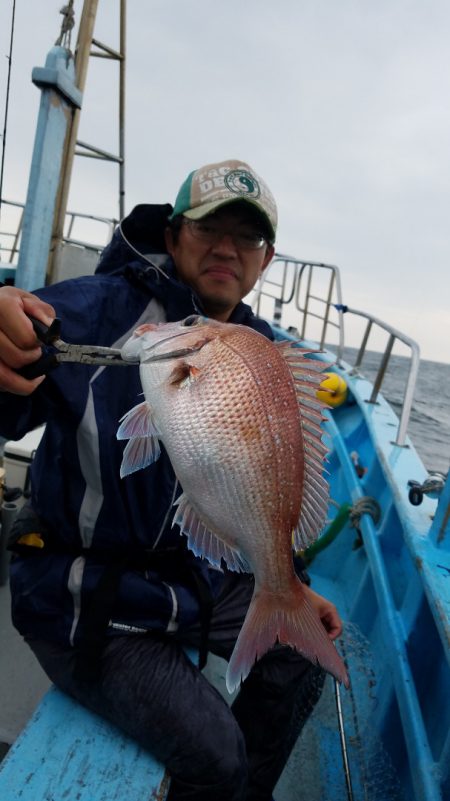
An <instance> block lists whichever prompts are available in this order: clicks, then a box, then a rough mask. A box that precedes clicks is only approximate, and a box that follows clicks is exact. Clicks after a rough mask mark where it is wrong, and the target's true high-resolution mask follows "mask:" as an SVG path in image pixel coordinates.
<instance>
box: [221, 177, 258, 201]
mask: <svg viewBox="0 0 450 801" xmlns="http://www.w3.org/2000/svg"><path fill="white" fill-rule="evenodd" d="M224 181H225V186H226V187H227V188H228V189H229V190H230V192H234V193H235V194H236V195H246V196H247V197H254V198H257V197H259V196H260V194H261V190H260V188H259V184H258V181H256V180H255V178H254V177H253V175H252V174H251V173H249V172H247V170H231V172H228V173H227V174H226V175H225V178H224Z"/></svg>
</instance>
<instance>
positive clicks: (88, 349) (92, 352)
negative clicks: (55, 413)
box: [17, 315, 196, 379]
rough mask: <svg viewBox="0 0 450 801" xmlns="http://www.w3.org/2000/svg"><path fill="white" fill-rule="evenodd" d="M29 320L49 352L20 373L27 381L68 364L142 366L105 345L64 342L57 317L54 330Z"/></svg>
mask: <svg viewBox="0 0 450 801" xmlns="http://www.w3.org/2000/svg"><path fill="white" fill-rule="evenodd" d="M28 317H29V319H30V320H31V323H32V325H33V329H34V332H35V334H36V336H37V338H38V339H39V341H40V342H41V343H42V345H43V346H45V350H43V352H42V356H41V357H40V358H39V359H37V360H36V361H35V362H32V363H31V364H27V365H25V367H21V368H20V369H19V370H17V372H18V373H19V374H20V375H21V376H22V377H23V378H27V379H32V378H38V376H41V375H45V374H46V373H48V372H49V370H52V369H53V368H54V367H57V366H58V365H59V364H62V363H64V362H72V363H73V364H88V365H100V366H102V365H103V366H106V365H115V366H119V367H130V366H131V365H133V364H134V365H135V364H139V361H131V360H128V359H127V360H125V359H124V358H123V357H122V353H121V350H120V348H108V347H102V346H101V345H72V344H70V343H69V342H64V340H63V339H61V320H60V319H59V317H55V319H54V320H53V322H52V324H51V325H50V326H47V325H45V323H42V322H41V321H40V320H38V319H37V318H36V317H32V316H31V315H28ZM193 350H196V348H180V349H179V350H173V351H170V353H161V354H154V355H152V356H151V357H147V359H146V362H147V363H148V362H156V361H162V360H164V359H173V358H176V357H181V356H185V355H187V354H188V353H192V351H193Z"/></svg>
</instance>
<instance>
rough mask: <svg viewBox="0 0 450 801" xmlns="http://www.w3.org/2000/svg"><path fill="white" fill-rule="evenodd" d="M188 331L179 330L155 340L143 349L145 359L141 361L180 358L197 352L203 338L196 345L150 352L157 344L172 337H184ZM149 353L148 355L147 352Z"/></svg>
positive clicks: (203, 341)
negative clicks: (176, 332) (157, 340)
mask: <svg viewBox="0 0 450 801" xmlns="http://www.w3.org/2000/svg"><path fill="white" fill-rule="evenodd" d="M188 333H189V330H188V331H181V332H180V333H179V334H172V336H170V337H166V338H165V339H163V340H159V342H155V343H154V344H153V345H150V346H149V347H148V348H146V349H145V354H146V356H145V359H143V360H142V362H143V363H145V364H148V363H149V362H160V361H163V360H164V359H177V358H181V357H182V356H189V355H190V354H191V353H197V352H198V351H199V350H201V349H202V347H203V345H204V344H205V340H204V339H202V340H201V342H199V343H198V344H197V345H191V346H188V347H186V348H175V350H170V351H166V352H165V353H153V354H152V353H151V351H154V350H155V348H157V347H158V346H159V345H166V344H167V343H168V342H171V341H172V340H173V339H177V338H178V337H185V336H186V334H188ZM148 353H150V355H149V356H147V354H148Z"/></svg>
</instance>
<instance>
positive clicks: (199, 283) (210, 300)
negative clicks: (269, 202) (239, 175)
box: [166, 205, 274, 321]
mask: <svg viewBox="0 0 450 801" xmlns="http://www.w3.org/2000/svg"><path fill="white" fill-rule="evenodd" d="M199 222H200V223H202V224H206V225H209V224H211V226H214V229H215V230H217V231H218V232H219V233H218V235H217V236H216V237H215V239H214V241H213V242H207V241H202V239H201V238H199V237H198V235H197V236H196V235H195V233H194V232H193V230H192V228H191V225H190V223H189V222H188V223H187V224H186V225H182V226H181V230H180V232H179V236H178V239H177V241H176V242H175V241H174V237H173V234H172V231H171V230H170V229H168V230H167V231H166V245H167V250H168V252H169V253H170V255H171V256H172V258H173V260H174V262H175V265H176V268H177V272H178V275H179V277H180V279H181V280H182V281H184V282H185V283H186V284H189V285H190V286H191V287H192V288H193V289H194V291H195V292H196V293H197V295H198V296H199V298H200V300H201V301H202V303H203V306H204V308H205V312H206V314H208V316H209V317H213V318H215V319H216V320H223V321H226V320H228V318H229V316H230V315H231V313H232V311H233V309H234V308H235V306H237V304H238V303H239V301H240V300H242V298H243V297H245V295H247V294H248V292H250V290H251V289H252V287H253V286H254V285H255V283H256V281H257V280H258V278H259V276H260V275H261V273H262V271H263V270H264V268H265V267H267V265H268V263H269V262H270V260H271V258H272V256H273V253H274V248H273V247H272V245H268V244H266V243H264V245H263V247H262V248H260V249H254V250H252V249H247V248H246V247H240V246H239V242H238V244H236V242H235V240H234V239H233V236H232V234H233V233H235V232H241V233H243V234H244V236H245V235H246V234H251V233H252V232H254V233H255V234H258V233H260V231H261V227H260V226H258V220H257V217H255V213H254V212H253V210H252V209H251V208H249V209H248V210H247V209H246V208H245V206H244V207H243V206H241V205H239V206H237V205H236V206H224V207H223V208H221V209H219V210H218V211H217V212H216V213H215V214H210V215H209V216H208V217H204V218H203V219H202V220H200V221H199Z"/></svg>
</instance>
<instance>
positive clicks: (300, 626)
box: [117, 316, 348, 691]
mask: <svg viewBox="0 0 450 801" xmlns="http://www.w3.org/2000/svg"><path fill="white" fill-rule="evenodd" d="M122 355H123V357H124V358H125V359H129V360H138V361H140V375H141V382H142V387H143V390H144V397H145V401H144V402H143V403H140V404H139V405H138V406H136V407H135V408H134V409H132V410H131V411H130V412H128V414H127V415H125V417H124V418H123V420H122V422H121V425H120V428H119V431H118V434H117V436H118V437H119V439H129V442H128V444H127V446H126V448H125V451H124V458H123V464H122V474H123V475H127V474H128V473H131V472H133V471H134V470H138V469H141V468H143V467H146V466H147V465H148V464H151V463H152V462H153V461H154V460H155V459H157V458H158V456H159V443H158V440H161V441H162V442H163V443H164V446H165V448H166V450H167V453H168V455H169V457H170V460H171V462H172V465H173V468H174V471H175V473H176V475H177V478H178V480H179V482H180V484H181V486H182V488H183V494H182V496H181V498H180V499H179V501H178V504H177V508H176V512H175V517H174V523H177V524H178V525H179V526H180V529H181V532H182V533H184V534H185V535H186V537H187V540H188V545H189V547H190V548H191V550H192V551H193V552H194V553H195V554H197V555H199V556H202V557H205V558H206V559H208V560H209V561H210V562H211V563H212V564H213V565H215V566H219V567H220V565H221V563H222V560H223V561H224V562H225V563H226V565H227V566H228V568H229V569H231V570H242V571H248V572H252V573H253V574H254V577H255V591H254V595H253V598H252V602H251V605H250V607H249V610H248V612H247V615H246V618H245V621H244V624H243V627H242V630H241V633H240V635H239V638H238V640H237V643H236V646H235V648H234V651H233V654H232V656H231V659H230V663H229V666H228V671H227V687H228V689H229V690H230V691H231V690H232V689H233V688H234V687H236V686H237V685H238V684H239V682H240V681H241V680H243V679H244V678H245V677H246V676H247V675H248V673H249V672H250V670H251V668H252V665H253V664H254V662H255V660H256V659H259V658H260V657H261V656H263V654H265V653H266V651H268V650H269V649H270V648H271V647H272V646H273V645H275V644H276V643H277V642H280V643H283V644H288V645H290V646H292V647H293V648H296V649H297V650H298V651H299V652H300V653H301V654H303V655H304V656H305V657H306V658H307V659H309V660H311V661H312V662H313V663H319V664H320V665H321V666H322V667H323V668H324V669H325V670H327V671H329V672H330V673H332V674H333V675H334V676H335V677H336V678H338V679H339V680H340V681H344V683H345V684H347V683H348V678H347V674H346V670H345V667H344V664H343V662H342V660H341V659H340V657H339V654H338V653H337V651H336V648H335V646H334V645H333V643H332V641H331V640H330V638H329V637H328V635H327V633H326V631H325V628H324V627H323V625H322V623H321V621H320V619H319V616H318V615H317V613H316V612H315V611H314V609H313V608H312V606H311V605H310V603H309V601H308V599H307V598H306V594H305V591H304V588H303V585H302V584H301V582H300V581H299V580H298V578H297V576H296V575H295V572H294V568H293V560H292V547H293V546H294V548H295V549H301V548H304V547H306V546H307V545H308V544H309V543H310V542H311V541H313V540H314V539H315V538H316V537H317V536H318V533H319V532H320V530H321V528H322V526H323V523H324V521H325V516H326V510H327V505H328V487H327V482H326V480H325V479H324V477H323V459H324V457H325V454H326V448H325V446H324V445H323V443H322V441H321V434H322V430H321V422H322V420H323V416H322V408H323V404H322V403H321V402H319V401H318V400H317V398H316V390H317V387H318V386H319V384H320V381H321V377H320V372H319V371H320V370H321V369H323V367H324V365H323V364H321V363H320V362H318V361H314V360H311V359H309V358H307V356H306V355H305V352H304V351H302V350H301V349H300V348H298V347H296V346H295V345H293V344H292V343H277V344H274V343H273V342H270V341H269V340H268V339H266V338H265V337H264V336H262V335H261V334H259V333H257V332H256V331H253V330H252V329H250V328H247V327H244V326H240V325H233V324H230V323H220V322H217V321H215V320H209V319H205V318H203V317H194V316H193V317H189V318H187V319H186V320H185V321H181V322H178V323H167V324H162V325H158V326H156V325H144V326H141V327H140V328H138V329H137V330H136V332H135V334H134V335H133V337H132V338H131V339H129V340H128V342H127V343H126V344H125V345H124V347H123V350H122ZM164 355H167V358H161V356H164ZM155 357H157V358H158V360H155V361H151V359H155Z"/></svg>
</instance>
